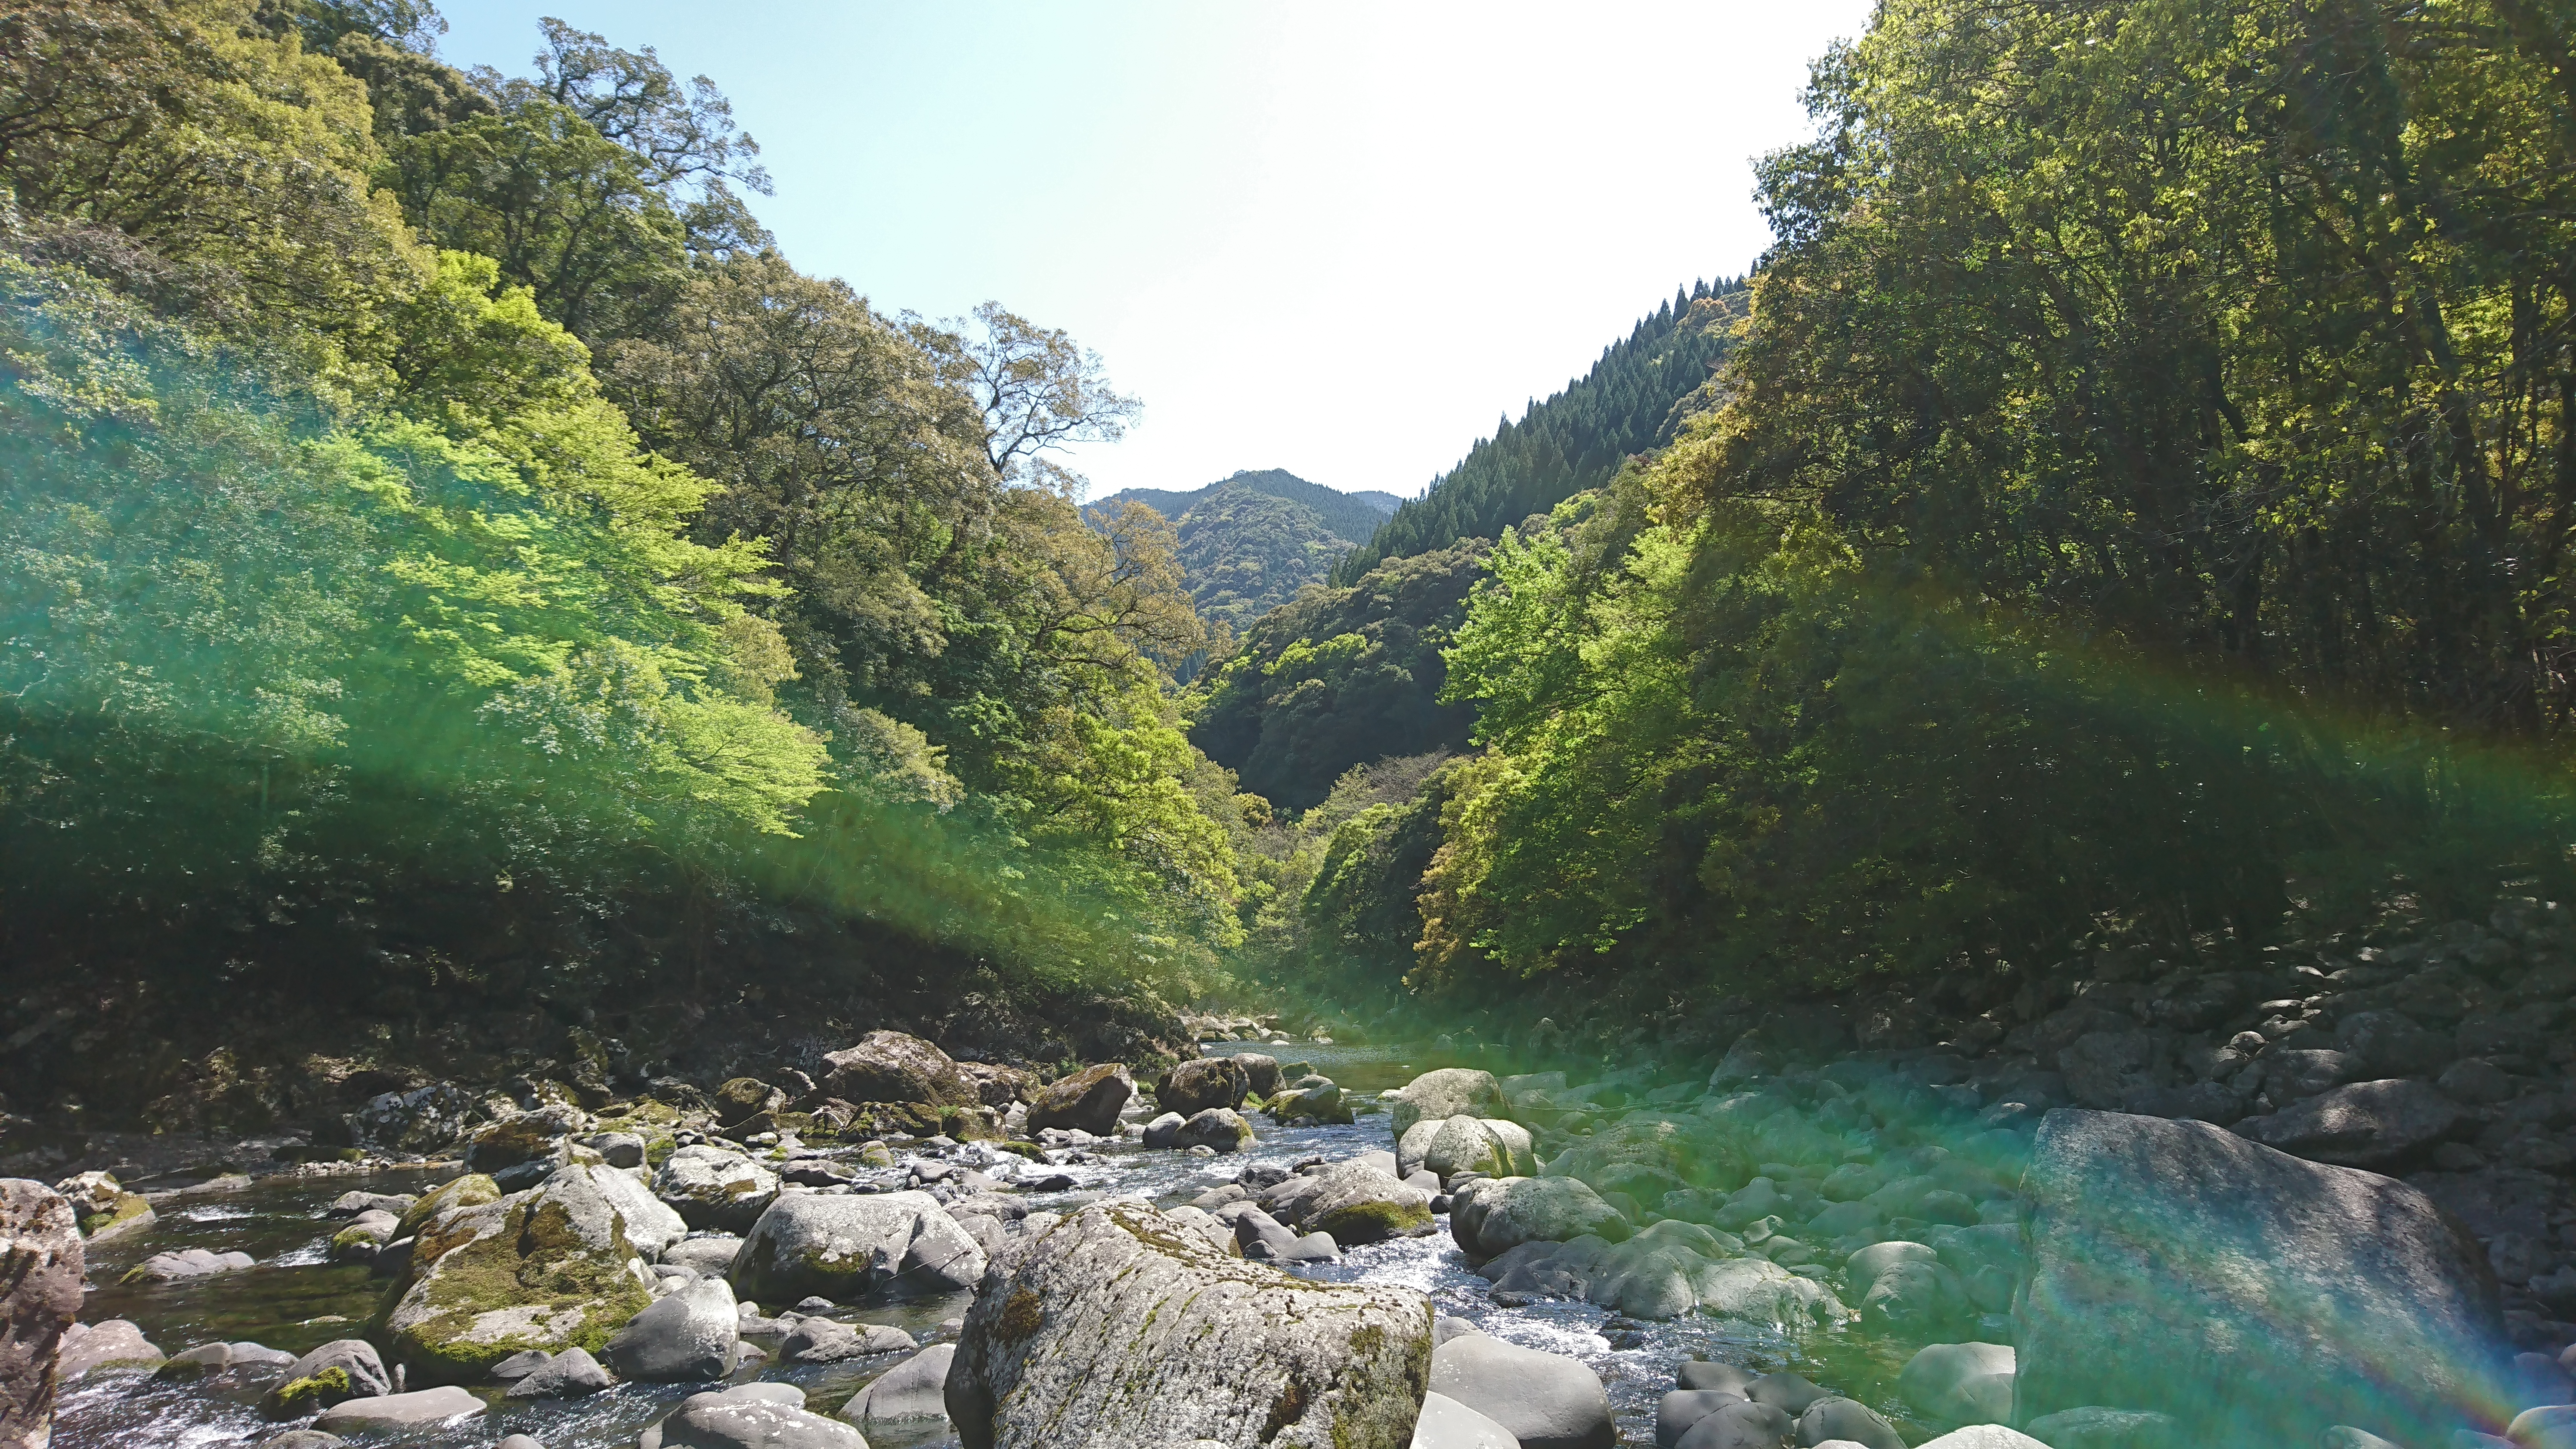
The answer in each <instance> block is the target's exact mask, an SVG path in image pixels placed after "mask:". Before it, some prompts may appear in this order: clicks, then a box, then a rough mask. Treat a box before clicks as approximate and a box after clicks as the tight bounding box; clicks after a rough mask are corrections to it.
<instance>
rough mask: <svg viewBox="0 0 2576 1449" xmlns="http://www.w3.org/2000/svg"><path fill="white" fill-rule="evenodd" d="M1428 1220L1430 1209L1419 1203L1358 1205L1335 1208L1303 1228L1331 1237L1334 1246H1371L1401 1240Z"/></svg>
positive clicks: (1364, 1203)
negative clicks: (1381, 1241) (1386, 1239)
mask: <svg viewBox="0 0 2576 1449" xmlns="http://www.w3.org/2000/svg"><path fill="white" fill-rule="evenodd" d="M1430 1221H1431V1209H1430V1208H1429V1207H1426V1206H1424V1205H1423V1204H1421V1203H1411V1202H1400V1203H1399V1202H1362V1203H1353V1204H1351V1205H1350V1206H1349V1207H1345V1208H1336V1209H1334V1210H1333V1211H1331V1212H1329V1213H1326V1214H1324V1215H1323V1216H1321V1217H1318V1218H1316V1219H1314V1220H1312V1221H1310V1222H1309V1223H1307V1225H1306V1226H1307V1228H1308V1229H1309V1230H1312V1231H1320V1232H1327V1233H1330V1234H1332V1235H1333V1241H1334V1242H1337V1243H1373V1242H1376V1241H1377V1240H1378V1239H1380V1238H1396V1237H1402V1236H1403V1235H1405V1234H1406V1233H1409V1232H1411V1231H1413V1230H1414V1229H1416V1228H1419V1227H1424V1226H1427V1225H1428V1224H1429V1223H1430Z"/></svg>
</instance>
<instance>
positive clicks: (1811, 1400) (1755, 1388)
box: [1744, 1373, 1833, 1418]
mask: <svg viewBox="0 0 2576 1449" xmlns="http://www.w3.org/2000/svg"><path fill="white" fill-rule="evenodd" d="M1744 1396H1745V1397H1746V1398H1748V1399H1751V1400H1752V1401H1753V1402H1755V1403H1757V1404H1769V1405H1770V1406H1771V1407H1773V1408H1775V1409H1778V1410H1780V1411H1781V1412H1782V1413H1785V1414H1787V1415H1789V1416H1790V1417H1791V1418H1796V1417H1797V1416H1798V1415H1800V1414H1803V1413H1805V1412H1807V1410H1808V1409H1809V1408H1811V1407H1813V1406H1814V1405H1816V1404H1818V1403H1821V1402H1823V1401H1824V1400H1826V1399H1829V1398H1832V1397H1833V1395H1831V1394H1828V1393H1826V1392H1825V1391H1824V1390H1823V1389H1820V1388H1817V1387H1816V1386H1815V1385H1814V1384H1811V1383H1809V1382H1807V1380H1805V1379H1804V1378H1801V1377H1799V1376H1798V1375H1796V1374H1793V1373H1770V1374H1764V1375H1763V1376H1762V1377H1760V1378H1758V1379H1755V1380H1754V1381H1753V1385H1752V1387H1750V1388H1748V1389H1746V1390H1745V1391H1744Z"/></svg>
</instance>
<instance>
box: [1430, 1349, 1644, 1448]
mask: <svg viewBox="0 0 2576 1449" xmlns="http://www.w3.org/2000/svg"><path fill="white" fill-rule="evenodd" d="M1431 1388H1432V1390H1433V1391H1434V1392H1436V1393H1442V1394H1446V1395H1448V1396H1449V1397H1450V1398H1452V1399H1455V1400H1457V1401H1458V1402H1459V1403H1461V1404H1464V1405H1466V1406H1467V1407H1468V1408H1471V1409H1473V1410H1475V1411H1476V1412H1477V1413H1480V1414H1483V1415H1484V1416H1485V1417H1487V1418H1489V1419H1491V1420H1493V1421H1494V1422H1495V1423H1497V1424H1500V1425H1502V1426H1503V1427H1504V1428H1505V1429H1507V1430H1509V1431H1510V1432H1511V1435H1512V1437H1513V1438H1515V1439H1518V1440H1519V1441H1520V1442H1521V1445H1522V1449H1611V1446H1612V1445H1613V1444H1615V1443H1617V1442H1618V1429H1617V1427H1616V1426H1615V1425H1614V1424H1613V1423H1612V1421H1611V1418H1610V1396H1609V1394H1608V1393H1607V1392H1606V1391H1605V1390H1604V1389H1603V1388H1602V1387H1601V1380H1600V1378H1599V1377H1598V1376H1596V1375H1595V1374H1594V1373H1593V1372H1592V1370H1590V1369H1588V1368H1585V1367H1584V1366H1583V1365H1582V1363H1580V1362H1579V1361H1577V1360H1575V1359H1571V1358H1565V1357H1561V1356H1559V1355H1557V1354H1552V1353H1540V1352H1538V1351H1537V1350H1536V1349H1528V1348H1522V1347H1520V1346H1519V1345H1517V1344H1509V1343H1505V1342H1503V1341H1502V1340H1501V1339H1498V1338H1493V1337H1490V1336H1488V1335H1485V1334H1481V1333H1475V1334H1467V1335H1464V1336H1462V1337H1458V1338H1453V1339H1451V1340H1449V1341H1448V1342H1447V1343H1444V1344H1442V1345H1440V1346H1439V1347H1438V1348H1435V1349H1433V1350H1432V1351H1431Z"/></svg>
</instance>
